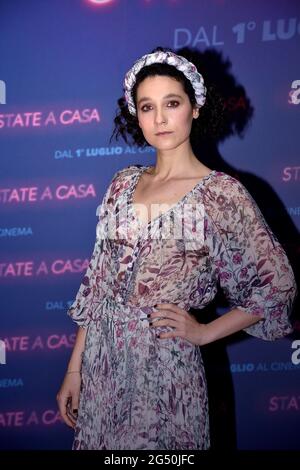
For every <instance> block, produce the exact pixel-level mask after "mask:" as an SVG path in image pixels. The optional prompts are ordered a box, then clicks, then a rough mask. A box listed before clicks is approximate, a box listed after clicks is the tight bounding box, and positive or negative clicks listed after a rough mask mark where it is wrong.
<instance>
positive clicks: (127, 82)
mask: <svg viewBox="0 0 300 470" xmlns="http://www.w3.org/2000/svg"><path fill="white" fill-rule="evenodd" d="M155 63H160V64H169V65H173V67H175V68H176V69H178V70H180V72H182V73H183V74H184V75H185V77H186V78H187V79H188V80H189V81H190V82H191V85H192V87H193V89H194V91H195V99H196V103H197V105H198V106H199V107H201V106H203V105H204V103H205V99H206V87H205V85H204V80H203V77H202V75H201V74H200V73H199V72H198V70H197V68H196V66H195V65H194V64H192V62H189V61H188V60H187V59H186V58H185V57H182V56H180V55H177V54H174V52H171V51H166V52H163V51H157V52H153V53H152V54H147V55H144V56H143V57H141V58H140V59H138V60H137V61H136V62H135V63H134V65H133V67H132V68H131V69H130V70H129V71H128V72H127V73H126V75H125V79H124V89H125V99H126V101H127V105H128V110H129V112H130V114H132V115H133V116H135V115H136V108H135V105H134V101H133V97H132V88H133V86H134V84H135V82H136V75H137V74H138V72H139V71H140V70H141V69H142V68H143V67H145V66H147V65H152V64H155Z"/></svg>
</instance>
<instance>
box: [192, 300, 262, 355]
mask: <svg viewBox="0 0 300 470" xmlns="http://www.w3.org/2000/svg"><path fill="white" fill-rule="evenodd" d="M258 321H264V319H263V318H262V317H260V316H258V315H249V313H246V312H243V311H242V310H240V309H238V308H234V309H232V310H230V311H229V312H227V313H225V314H223V315H221V316H220V317H219V318H217V319H216V320H213V321H211V322H210V323H207V324H206V325H200V328H199V330H198V334H199V340H198V342H197V344H199V345H200V346H201V345H204V344H208V343H212V342H213V341H216V340H218V339H221V338H225V336H229V335H231V334H233V333H236V332H238V331H240V330H243V329H244V328H247V327H248V326H251V325H254V324H255V323H257V322H258Z"/></svg>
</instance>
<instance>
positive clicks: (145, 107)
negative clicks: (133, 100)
mask: <svg viewBox="0 0 300 470" xmlns="http://www.w3.org/2000/svg"><path fill="white" fill-rule="evenodd" d="M149 109H151V106H150V104H145V105H144V106H142V107H141V111H143V112H145V111H149Z"/></svg>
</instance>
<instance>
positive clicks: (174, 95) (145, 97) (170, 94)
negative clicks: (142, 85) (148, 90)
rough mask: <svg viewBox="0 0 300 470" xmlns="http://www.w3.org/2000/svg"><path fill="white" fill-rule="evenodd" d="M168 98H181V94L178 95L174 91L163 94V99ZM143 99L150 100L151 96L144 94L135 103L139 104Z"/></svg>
mask: <svg viewBox="0 0 300 470" xmlns="http://www.w3.org/2000/svg"><path fill="white" fill-rule="evenodd" d="M169 98H182V96H180V95H176V93H169V94H168V95H165V96H164V97H163V100H166V99H169ZM144 101H151V98H148V97H147V96H144V97H143V98H141V99H139V100H138V102H137V104H138V105H139V104H141V103H143V102H144Z"/></svg>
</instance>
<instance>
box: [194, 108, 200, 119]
mask: <svg viewBox="0 0 300 470" xmlns="http://www.w3.org/2000/svg"><path fill="white" fill-rule="evenodd" d="M199 113H200V109H199V107H198V106H195V107H194V109H193V118H194V119H197V118H198V117H199Z"/></svg>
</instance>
